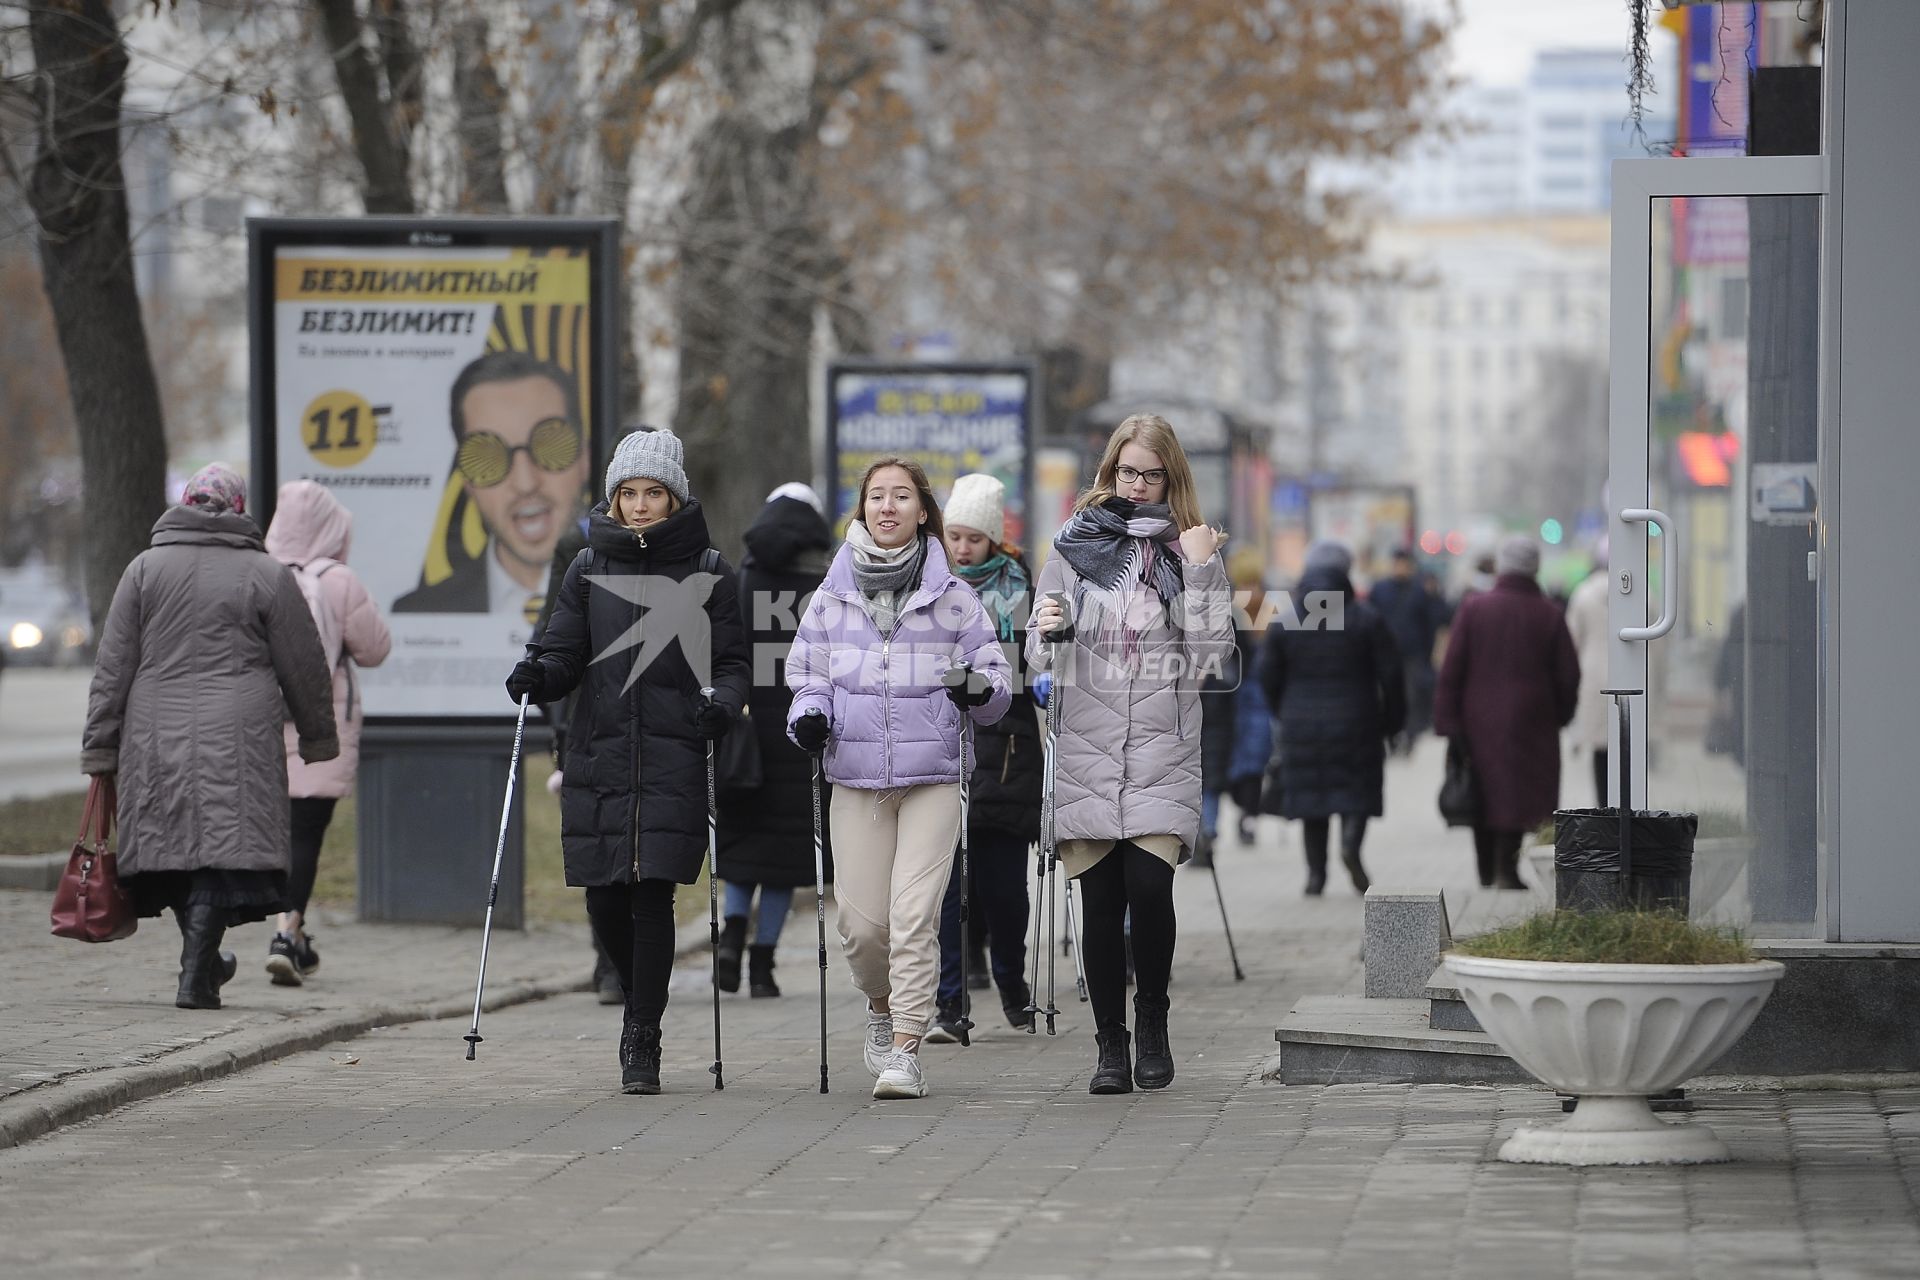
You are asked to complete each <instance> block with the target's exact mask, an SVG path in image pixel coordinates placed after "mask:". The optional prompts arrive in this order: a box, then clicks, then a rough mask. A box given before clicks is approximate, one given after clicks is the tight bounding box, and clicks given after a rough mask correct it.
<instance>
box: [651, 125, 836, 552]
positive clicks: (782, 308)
mask: <svg viewBox="0 0 1920 1280" xmlns="http://www.w3.org/2000/svg"><path fill="white" fill-rule="evenodd" d="M802 146H803V134H802V131H801V130H800V129H799V128H788V129H781V130H776V131H765V130H762V129H760V128H758V127H756V126H755V125H753V124H751V123H749V122H747V121H744V120H742V119H739V118H737V117H722V118H721V119H720V120H718V121H716V122H715V123H714V124H712V125H711V126H709V128H708V129H707V131H706V135H705V136H704V137H703V139H702V141H701V146H700V160H699V164H698V169H697V172H696V175H695V180H694V182H693V185H692V187H691V189H690V191H689V193H688V198H687V201H686V203H685V205H684V206H683V210H682V212H683V218H684V225H685V226H686V227H687V228H688V236H687V240H686V243H685V244H684V245H683V247H682V250H681V260H680V279H679V285H678V290H677V294H676V310H677V311H678V313H679V328H680V396H679V405H678V407H677V410H676V413H675V415H674V420H675V423H676V429H677V430H678V431H679V433H680V434H681V435H682V436H683V437H685V439H686V442H687V471H688V476H689V479H690V480H691V482H692V484H693V487H694V492H695V493H696V494H698V495H699V496H700V500H701V503H702V504H703V505H704V506H705V507H706V509H707V523H708V527H709V528H710V529H711V530H712V532H713V536H714V539H715V542H716V543H717V544H718V545H719V546H720V547H721V548H722V549H723V550H727V551H729V552H731V551H732V550H733V549H734V548H737V547H738V545H739V539H740V535H741V534H742V533H744V532H745V531H746V527H747V525H748V524H749V523H751V522H752V520H753V517H754V516H755V514H757V513H758V512H759V510H760V506H761V504H762V503H763V502H764V501H765V498H766V494H767V491H768V490H769V489H771V488H772V487H773V486H774V485H776V484H780V483H782V482H783V481H787V480H808V479H810V478H811V477H812V475H813V457H812V449H811V447H810V436H809V431H808V421H809V419H808V383H809V353H810V350H811V341H812V337H813V316H814V307H815V305H816V304H817V303H818V302H819V300H820V296H821V288H822V284H821V277H822V274H823V269H824V266H825V264H826V262H827V261H828V253H827V249H826V246H825V245H824V244H823V243H822V239H821V236H820V235H819V232H818V230H817V229H816V227H815V226H814V225H813V221H812V191H811V184H810V181H809V180H808V179H807V178H806V176H805V175H804V174H803V173H801V172H800V169H801V160H800V151H801V148H802Z"/></svg>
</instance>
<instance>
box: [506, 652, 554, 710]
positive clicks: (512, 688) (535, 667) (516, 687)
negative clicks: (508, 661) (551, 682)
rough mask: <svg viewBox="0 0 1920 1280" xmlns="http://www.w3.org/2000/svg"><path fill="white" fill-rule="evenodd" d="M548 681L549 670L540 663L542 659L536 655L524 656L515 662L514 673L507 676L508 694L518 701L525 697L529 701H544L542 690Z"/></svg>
mask: <svg viewBox="0 0 1920 1280" xmlns="http://www.w3.org/2000/svg"><path fill="white" fill-rule="evenodd" d="M546 682H547V672H546V669H545V668H544V667H542V666H541V665H540V660H539V659H538V658H534V657H525V658H522V659H520V661H518V662H516V663H514V664H513V674H512V675H510V676H508V677H507V696H508V697H510V698H512V699H513V700H514V702H516V703H518V702H519V701H520V699H521V698H523V697H524V698H526V699H527V701H529V702H541V701H544V699H543V698H541V696H540V691H541V689H542V688H543V687H544V686H545V685H546Z"/></svg>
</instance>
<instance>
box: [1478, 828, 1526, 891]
mask: <svg viewBox="0 0 1920 1280" xmlns="http://www.w3.org/2000/svg"><path fill="white" fill-rule="evenodd" d="M1526 834H1527V833H1526V832H1524V831H1502V830H1500V829H1499V828H1498V827H1483V826H1475V827H1474V829H1473V857H1474V861H1475V862H1476V863H1478V864H1479V871H1480V883H1481V884H1483V885H1489V884H1492V883H1493V882H1494V880H1495V878H1496V877H1498V878H1500V879H1503V880H1518V879H1519V878H1520V841H1521V839H1522V838H1523V837H1525V835H1526Z"/></svg>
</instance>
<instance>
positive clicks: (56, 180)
mask: <svg viewBox="0 0 1920 1280" xmlns="http://www.w3.org/2000/svg"><path fill="white" fill-rule="evenodd" d="M28 15H29V16H28V22H29V24H30V28H31V35H32V41H33V57H34V66H35V68H36V71H37V76H38V78H37V80H36V82H35V86H34V91H35V94H36V96H37V97H38V99H39V101H38V104H37V106H38V110H37V112H36V114H38V115H39V117H40V122H41V124H40V137H39V150H38V153H37V154H36V155H35V157H34V163H33V173H32V177H31V179H30V180H29V183H28V191H27V195H28V199H29V201H30V202H31V203H32V206H33V212H34V216H35V218H36V219H37V220H38V222H39V224H40V266H41V273H42V277H43V279H44V281H45V284H46V290H47V299H48V301H49V302H50V303H51V304H52V307H53V318H54V328H55V331H56V332H57V333H58V334H59V338H60V351H61V354H62V355H63V356H64V357H65V360H66V365H67V386H68V391H69V394H70V395H71V397H72V399H73V416H74V421H75V423H76V424H77V426H78V428H79V435H80V468H81V476H82V479H83V483H84V485H85V493H86V496H85V503H86V510H87V519H86V548H87V550H86V557H87V571H86V587H87V603H88V606H89V609H90V610H91V612H92V614H93V623H94V632H95V634H98V633H99V630H100V624H101V622H102V621H103V620H104V619H105V617H106V612H107V606H108V604H110V603H111V602H112V600H113V591H114V588H115V587H116V586H117V585H119V581H120V575H121V574H122V573H124V572H125V571H126V567H127V565H128V563H129V562H130V561H132V559H133V558H134V557H135V556H137V555H139V554H140V553H141V552H142V551H144V550H146V547H147V537H148V534H149V532H150V531H151V530H152V528H153V522H154V521H155V520H157V519H159V518H160V513H161V512H162V511H163V510H165V508H166V505H167V499H166V493H165V488H166V476H167V446H166V435H165V431H164V429H163V424H162V421H161V415H160V390H159V386H158V384H157V383H156V382H155V379H154V376H153V361H152V359H151V357H150V356H149V355H148V351H147V332H146V328H145V326H144V324H143V323H142V321H141V318H140V298H139V294H138V293H137V292H136V291H135V288H134V282H133V254H132V244H131V243H130V241H129V238H128V226H127V196H126V180H125V178H124V176H123V175H122V173H121V170H120V98H121V94H122V93H123V91H124V90H125V88H126V74H127V52H126V48H125V46H124V45H122V44H121V42H120V34H119V28H118V27H117V26H116V25H115V21H114V14H113V10H112V9H111V8H110V7H109V6H108V5H107V3H106V0H68V2H67V3H66V4H64V5H57V6H56V5H35V6H33V7H32V8H30V9H29V10H28Z"/></svg>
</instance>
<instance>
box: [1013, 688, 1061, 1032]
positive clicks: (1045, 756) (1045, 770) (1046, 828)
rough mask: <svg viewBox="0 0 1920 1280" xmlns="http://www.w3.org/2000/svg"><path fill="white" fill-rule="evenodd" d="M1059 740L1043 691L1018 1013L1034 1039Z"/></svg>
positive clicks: (1049, 698) (1037, 1025) (1049, 696)
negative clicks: (1028, 929)
mask: <svg viewBox="0 0 1920 1280" xmlns="http://www.w3.org/2000/svg"><path fill="white" fill-rule="evenodd" d="M1058 746H1059V740H1058V738H1057V737H1056V736H1055V734H1054V721H1053V690H1052V689H1051V688H1050V689H1048V691H1047V739H1046V742H1045V743H1044V744H1043V747H1042V751H1041V757H1040V787H1041V791H1040V848H1039V856H1038V857H1036V858H1035V859H1034V863H1033V868H1034V881H1035V883H1034V888H1035V890H1036V892H1035V893H1034V895H1033V951H1032V953H1031V954H1030V955H1029V956H1028V958H1027V960H1028V972H1029V977H1028V981H1027V1006H1026V1008H1025V1009H1023V1010H1021V1012H1023V1013H1025V1014H1026V1015H1027V1034H1028V1035H1036V1034H1038V1033H1039V1031H1040V951H1041V949H1042V948H1044V947H1045V946H1046V945H1047V931H1046V916H1045V915H1044V914H1042V912H1043V910H1044V908H1043V906H1042V900H1043V899H1044V898H1045V897H1046V892H1047V857H1048V851H1049V850H1051V849H1052V848H1053V782H1054V772H1053V758H1054V750H1055V748H1056V747H1058Z"/></svg>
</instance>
